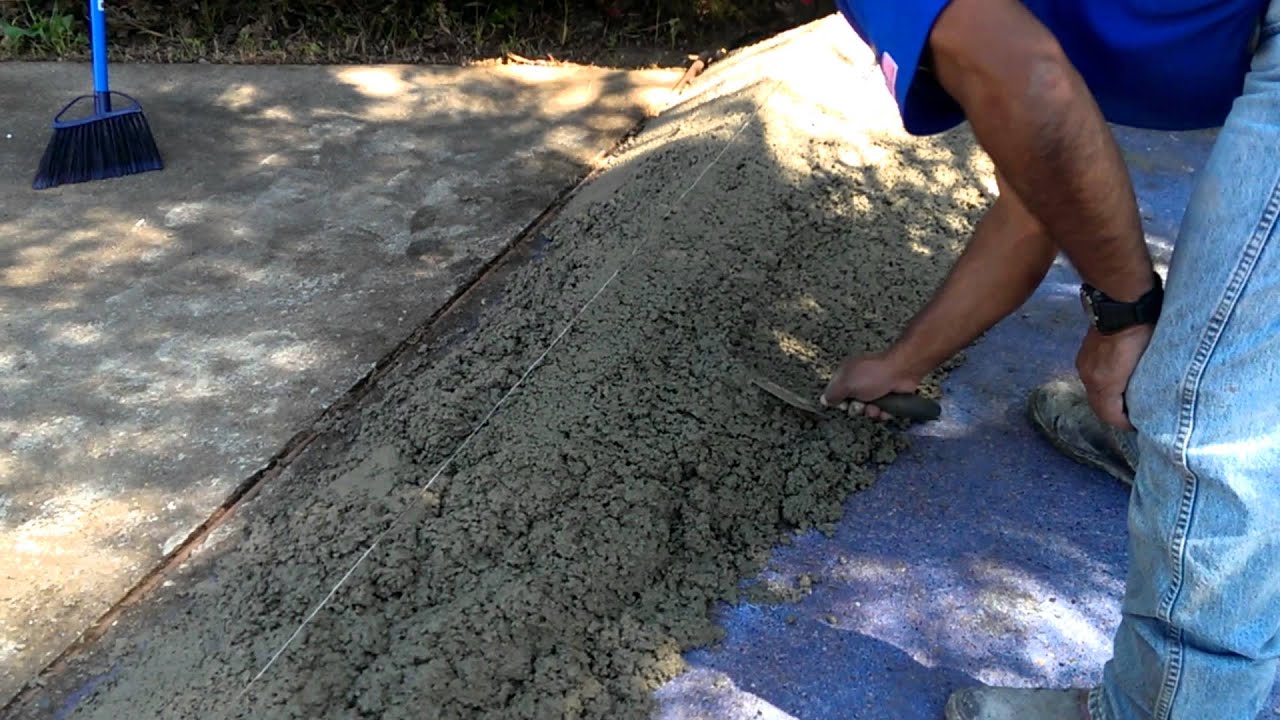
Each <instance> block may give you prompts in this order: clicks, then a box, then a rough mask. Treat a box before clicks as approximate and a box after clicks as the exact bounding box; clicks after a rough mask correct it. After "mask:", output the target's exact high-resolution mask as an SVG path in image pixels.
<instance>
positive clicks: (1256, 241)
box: [1090, 0, 1280, 720]
mask: <svg viewBox="0 0 1280 720" xmlns="http://www.w3.org/2000/svg"><path fill="white" fill-rule="evenodd" d="M1278 225H1280V0H1272V3H1271V7H1270V10H1269V11H1268V13H1267V17H1266V21H1265V23H1264V28H1263V33H1262V35H1261V38H1260V44H1259V47H1258V50H1257V52H1256V54H1255V56H1254V61H1253V65H1252V70H1251V72H1250V74H1249V76H1248V79H1247V81H1246V87H1245V92H1244V95H1243V96H1242V97H1241V98H1240V99H1239V100H1237V101H1236V103H1235V105H1234V106H1233V108H1232V110H1231V114H1230V117H1229V118H1228V120H1227V122H1226V124H1225V125H1224V127H1223V129H1222V132H1221V135H1220V136H1219V138H1218V140H1217V143H1216V145H1215V147H1214V149H1213V152H1212V154H1211V155H1210V158H1209V160H1208V163H1207V165H1206V166H1205V168H1204V170H1203V171H1202V173H1201V175H1200V179H1199V180H1198V186H1197V188H1196V190H1195V192H1194V194H1193V196H1192V199H1191V203H1190V205H1189V206H1188V208H1187V212H1186V215H1185V218H1184V220H1183V224H1182V228H1181V230H1180V232H1179V235H1178V240H1177V244H1176V246H1175V250H1174V256H1173V263H1172V265H1171V267H1170V269H1169V279H1168V284H1167V295H1166V299H1165V307H1164V313H1163V315H1162V316H1161V319H1160V324H1159V326H1158V327H1157V328H1156V332H1155V337H1154V338H1153V339H1152V343H1151V346H1150V348H1148V350H1147V352H1146V354H1145V355H1144V356H1143V359H1142V362H1141V363H1140V364H1139V366H1138V369H1137V371H1136V372H1135V373H1134V376H1133V378H1132V381H1131V383H1130V386H1129V391H1128V395H1127V399H1128V403H1129V411H1130V417H1131V419H1132V420H1133V423H1134V425H1135V426H1136V427H1137V428H1138V449H1139V455H1140V458H1141V460H1140V462H1139V465H1138V473H1137V478H1136V480H1135V483H1134V488H1133V494H1132V497H1131V500H1130V505H1129V562H1130V567H1129V575H1128V581H1127V582H1128V589H1127V592H1126V594H1125V599H1124V607H1123V611H1124V615H1123V618H1122V620H1121V624H1120V628H1119V630H1118V631H1117V634H1116V638H1115V648H1114V657H1113V659H1112V660H1111V661H1110V662H1109V663H1108V664H1107V666H1106V669H1105V671H1104V674H1103V682H1102V684H1101V686H1100V687H1098V688H1097V689H1096V690H1094V692H1093V693H1092V695H1091V698H1090V711H1091V713H1092V714H1093V718H1094V720H1148V719H1154V720H1254V718H1255V717H1257V715H1258V713H1259V711H1260V710H1261V709H1262V706H1263V703H1264V702H1265V701H1266V698H1267V696H1268V694H1269V691H1270V689H1271V685H1272V683H1273V681H1274V680H1275V678H1276V669H1277V658H1280V227H1277V226H1278Z"/></svg>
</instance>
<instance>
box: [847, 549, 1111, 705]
mask: <svg viewBox="0 0 1280 720" xmlns="http://www.w3.org/2000/svg"><path fill="white" fill-rule="evenodd" d="M827 576H828V578H829V579H830V580H829V581H836V582H840V583H842V584H851V585H855V586H857V587H860V588H865V592H861V593H856V594H855V595H854V597H853V598H850V599H846V600H842V601H840V602H838V603H836V604H834V605H833V606H832V609H833V611H834V612H835V615H836V616H837V617H839V618H841V620H840V621H839V624H838V626H839V627H841V628H843V629H845V630H846V631H850V632H857V633H861V634H866V635H867V636H868V637H872V638H875V639H876V640H879V641H881V642H885V643H888V644H889V645H891V646H893V647H896V648H898V649H899V650H901V651H902V652H903V653H906V654H907V655H908V656H910V657H911V658H912V659H914V660H915V661H916V662H918V663H920V664H921V665H923V666H926V667H934V666H939V665H943V664H951V665H953V666H954V665H955V664H956V663H957V662H960V660H961V657H963V663H962V664H963V665H965V666H978V667H981V666H984V665H987V664H988V663H990V665H989V666H988V669H987V670H985V671H980V672H979V673H978V675H977V676H976V677H977V678H978V679H979V680H982V681H984V682H996V683H999V682H1006V683H1007V682H1010V681H1016V682H1027V681H1034V680H1036V679H1037V677H1038V676H1039V673H1042V672H1052V671H1053V668H1050V667H1047V666H1049V665H1053V664H1056V663H1057V660H1058V657H1057V655H1059V654H1061V653H1062V651H1063V648H1074V650H1073V652H1076V653H1083V654H1085V655H1087V656H1092V657H1101V658H1105V657H1106V655H1107V653H1108V652H1109V650H1110V647H1111V638H1110V636H1109V635H1108V634H1107V633H1105V632H1103V631H1102V630H1100V628H1104V627H1107V625H1108V623H1107V622H1106V619H1104V618H1098V617H1096V616H1094V615H1093V614H1092V613H1090V612H1087V611H1086V610H1085V608H1091V607H1095V606H1096V604H1097V603H1098V601H1099V600H1106V599H1109V598H1111V597H1114V593H1115V592H1116V590H1115V588H1114V587H1112V586H1111V585H1112V583H1107V584H1105V585H1103V586H1101V587H1099V586H1096V585H1093V584H1092V583H1090V584H1086V585H1083V586H1082V585H1080V584H1078V583H1074V582H1073V583H1070V584H1066V583H1063V584H1058V583H1048V582H1047V581H1046V580H1045V579H1044V578H1043V577H1042V576H1038V575H1035V574H1032V573H1030V572H1028V571H1027V570H1026V569H1024V568H1022V567H1021V566H1018V565H1013V564H1009V563H1006V562H1000V561H995V560H992V559H988V558H973V559H971V560H970V561H969V562H968V563H967V569H964V570H960V569H956V568H955V567H953V566H951V565H950V564H949V563H948V562H947V561H945V560H938V561H932V560H920V559H916V560H913V561H908V560H906V559H891V558H882V557H874V556H857V557H845V558H842V559H841V561H840V562H839V563H838V564H836V565H835V566H834V567H833V568H832V569H831V570H830V571H829V573H828V575H827ZM1104 604H1105V603H1104ZM992 642H994V647H992V646H991V644H990V643H992ZM992 652H994V653H996V655H995V656H991V655H989V653H992ZM966 654H968V655H967V657H964V656H965V655H966ZM1010 654H1016V656H1017V657H1020V658H1021V659H1022V663H1021V666H1022V668H1023V670H1022V671H1020V672H1019V673H1015V674H1010V667H1011V665H1016V664H1017V663H1013V664H1011V663H1010V662H1009V660H1010V657H1009V655H1010ZM1036 668H1039V669H1038V670H1037V669H1036Z"/></svg>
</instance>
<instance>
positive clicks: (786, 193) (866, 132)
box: [23, 47, 1007, 718]
mask: <svg viewBox="0 0 1280 720" xmlns="http://www.w3.org/2000/svg"><path fill="white" fill-rule="evenodd" d="M821 50H822V49H821V48H820V47H818V48H817V49H815V48H814V47H801V48H799V49H798V50H793V53H794V54H795V55H796V57H793V58H791V59H792V60H793V61H794V64H793V65H787V66H784V67H783V69H778V68H779V66H780V59H779V58H778V57H777V56H772V57H766V56H763V55H762V56H761V57H759V58H757V59H756V62H758V63H759V64H760V65H762V66H764V67H766V68H770V69H771V70H772V72H774V73H776V75H775V77H782V78H786V79H787V80H788V82H787V83H786V84H782V83H780V82H770V81H769V78H768V75H769V72H770V70H761V72H759V73H758V74H752V73H750V72H747V69H750V67H751V66H749V65H748V66H747V69H744V70H742V71H741V75H740V76H725V77H722V78H720V80H716V78H714V77H713V78H712V79H711V80H710V82H723V86H719V87H720V90H722V92H719V93H716V92H713V93H708V94H707V95H705V96H703V97H702V98H701V99H699V100H696V101H691V102H689V103H686V104H684V105H682V106H679V107H677V108H675V109H674V110H673V111H671V112H670V113H668V114H666V115H664V116H663V117H662V118H660V119H659V120H657V121H655V122H654V123H652V124H651V125H650V127H649V128H648V129H647V130H646V132H645V133H644V134H642V135H641V136H640V137H638V138H637V139H636V140H635V142H634V143H633V144H632V147H631V149H630V150H629V151H626V152H624V153H623V154H622V155H621V157H620V158H619V160H618V161H617V162H616V163H615V164H614V165H613V166H612V167H611V168H610V169H609V171H608V172H607V173H605V174H604V175H603V176H602V177H600V178H599V179H598V180H597V181H596V182H594V183H592V184H591V185H589V186H588V187H587V188H585V189H584V190H583V191H582V192H581V193H580V194H579V195H578V196H577V197H576V198H575V199H574V200H573V202H572V203H571V204H570V205H569V206H568V207H566V208H565V210H564V211H563V213H562V214H561V216H560V217H559V218H557V219H556V220H555V221H553V222H551V223H550V224H548V225H547V226H546V227H545V228H544V235H545V237H544V241H543V242H541V243H540V245H539V248H538V249H539V252H537V253H533V252H532V251H531V252H530V253H529V255H536V259H534V260H530V261H527V262H525V263H523V264H521V265H520V266H518V267H515V268H513V269H512V270H511V271H510V273H509V274H508V275H506V276H505V278H504V284H503V288H502V293H501V295H500V296H487V297H477V298H476V299H475V304H474V305H473V306H471V308H470V309H471V310H472V311H473V312H474V313H475V315H474V318H473V321H472V322H463V323H461V324H460V326H462V327H466V328H469V330H468V331H467V332H465V333H463V335H462V336H461V337H459V336H457V335H454V336H450V337H431V338H428V340H427V341H425V342H424V343H423V345H422V347H421V348H420V349H419V350H420V351H419V353H418V354H416V355H411V356H406V357H405V358H404V359H403V361H402V363H401V364H400V365H399V366H398V367H396V368H395V369H394V370H393V371H392V372H391V373H390V374H388V375H387V376H385V377H384V378H382V379H381V380H379V382H378V386H377V387H376V388H375V389H374V390H373V392H372V393H371V394H370V395H369V396H368V397H367V398H366V400H365V401H364V402H362V403H360V404H359V405H358V406H356V407H353V408H351V410H350V411H349V412H347V413H343V414H342V416H341V417H336V418H332V419H331V421H330V422H328V423H327V424H326V425H325V427H324V428H323V435H322V437H321V439H320V440H318V441H317V442H316V443H315V444H313V445H312V446H311V448H310V449H309V450H308V451H307V452H305V453H303V454H302V456H300V457H299V458H298V460H297V461H296V462H295V463H294V464H292V465H291V466H290V467H289V468H288V469H287V470H286V471H285V473H284V474H283V475H282V476H281V477H280V478H278V479H277V480H276V481H274V482H272V483H270V484H269V485H267V486H264V487H263V488H262V489H261V491H260V492H259V493H258V494H257V495H256V496H255V497H254V498H253V500H252V501H251V502H249V503H247V504H246V505H245V506H244V507H242V508H240V509H239V510H238V511H237V513H236V514H235V515H234V516H233V517H232V518H231V519H230V521H228V523H227V524H226V525H225V526H223V527H222V528H221V529H220V530H219V531H218V532H217V533H216V534H215V536H214V537H213V538H211V539H210V541H209V542H208V543H207V545H206V546H205V547H204V548H202V549H200V550H199V551H198V552H197V553H196V554H195V556H194V557H193V559H192V560H191V561H190V562H189V563H188V564H187V565H186V566H185V567H184V568H183V569H182V570H181V571H180V572H178V573H176V574H175V575H174V576H173V578H172V582H173V585H172V586H170V587H168V588H165V589H162V590H161V591H159V592H157V593H156V594H155V595H154V596H153V597H152V598H150V599H148V600H147V601H146V602H144V603H142V604H140V605H139V606H137V607H135V608H133V609H132V610H131V611H129V612H127V613H126V614H125V616H124V617H123V618H122V619H121V621H120V623H119V624H118V626H116V627H115V628H113V629H112V630H111V631H110V632H109V633H108V634H107V636H106V638H105V639H104V641H103V642H102V643H101V644H100V645H99V646H98V647H96V648H93V649H92V650H91V651H90V652H89V653H87V654H85V655H84V656H82V657H79V658H77V659H74V660H73V661H72V663H71V666H70V667H69V668H68V669H67V670H66V671H65V672H62V673H60V674H58V675H57V676H56V677H51V678H48V679H47V680H46V687H45V689H43V690H41V691H39V692H36V693H33V694H32V695H31V696H30V697H29V698H28V702H27V704H25V705H24V706H23V707H24V712H25V713H26V714H27V715H31V716H41V715H48V714H52V713H53V712H55V711H57V710H58V709H59V708H64V709H66V710H67V711H68V712H67V714H68V716H70V717H118V716H120V715H121V714H133V715H141V716H157V717H189V716H199V715H203V714H208V713H218V714H222V715H231V716H243V717H264V716H269V717H388V718H393V717H421V716H423V715H429V716H432V717H503V718H511V717H553V716H554V717H619V716H621V717H633V716H638V715H643V714H645V713H647V712H649V711H650V710H651V709H652V707H653V705H652V695H651V693H652V691H653V689H654V688H655V687H657V686H658V685H660V684H661V683H662V682H664V681H666V680H667V679H669V678H671V677H673V676H674V675H675V674H676V673H678V672H679V671H680V669H681V668H682V667H683V661H682V659H681V655H680V653H681V651H682V650H684V649H687V648H691V647H696V646H699V645H705V644H707V643H710V642H713V641H715V640H716V639H717V638H718V637H719V631H718V630H717V628H716V626H715V625H714V623H713V622H712V621H711V618H710V617H709V610H710V609H711V608H713V607H714V606H715V605H716V604H717V603H719V602H721V601H726V600H727V601H730V602H732V601H733V600H735V599H736V598H737V597H738V583H739V581H740V579H741V578H743V577H744V576H749V575H751V574H754V572H756V571H757V570H758V569H759V568H760V567H762V564H763V562H764V561H765V559H766V556H767V553H768V551H769V549H770V548H771V547H772V546H774V544H775V543H776V542H777V541H778V540H779V538H780V537H782V536H783V535H784V534H785V533H788V532H790V531H792V530H794V529H797V528H805V527H813V526H820V525H823V524H827V523H831V522H833V521H835V520H837V519H838V518H839V517H840V516H841V514H842V512H843V511H844V507H843V503H844V502H845V500H846V498H847V497H848V495H849V494H850V493H851V492H853V491H854V490H859V489H865V488H866V487H868V486H869V485H870V484H871V481H872V479H873V477H874V475H875V472H876V470H877V469H878V468H879V467H882V466H883V465H885V464H887V463H889V462H890V461H892V460H893V459H894V456H895V452H896V451H897V450H898V449H900V448H901V447H902V446H903V440H902V438H901V437H900V436H899V435H898V434H897V433H895V432H894V431H893V430H892V429H891V428H887V427H883V426H878V425H874V424H871V423H854V424H847V423H844V424H842V423H822V422H814V421H809V420H804V419H798V418H797V417H796V416H795V415H794V413H792V412H791V411H790V410H789V409H787V408H783V407H779V406H778V404H777V403H776V402H774V401H772V400H771V399H770V398H768V397H764V396H762V395H761V394H760V393H759V392H756V391H755V390H754V389H753V388H752V387H751V385H750V383H749V381H748V378H749V375H750V373H753V372H765V373H768V374H769V375H770V376H771V377H775V378H777V379H778V380H779V381H782V382H786V383H790V384H794V385H795V386H796V387H797V388H804V387H810V388H812V389H813V390H814V391H815V392H816V390H817V389H818V388H819V387H820V383H821V380H822V379H823V377H824V375H825V374H826V373H827V372H829V371H830V368H831V367H832V365H833V364H834V362H835V361H836V360H838V359H839V358H840V357H841V356H842V355H843V354H845V353H847V352H850V351H855V350H860V349H870V348H873V347H876V346H878V345H881V344H883V343H884V342H885V341H887V340H888V339H889V338H890V337H891V336H892V335H893V334H894V333H896V331H897V330H898V329H899V328H900V327H901V325H902V324H903V323H904V322H905V321H906V319H907V318H908V317H909V316H910V314H911V313H912V312H913V311H914V310H915V309H916V308H917V307H918V306H919V305H920V304H921V303H922V302H923V301H924V300H925V299H926V298H927V297H928V295H929V293H930V292H931V291H932V289H933V288H934V287H935V286H936V285H937V283H938V282H940V280H941V278H942V275H943V273H944V272H945V271H946V269H947V267H948V265H949V263H950V260H951V259H952V258H953V257H954V255H955V254H956V252H957V251H958V250H959V248H960V246H961V244H962V242H963V240H964V238H965V236H966V233H967V231H968V230H969V228H970V227H971V225H972V223H973V222H974V221H975V220H976V217H977V215H978V214H979V213H980V212H981V210H982V209H983V207H985V205H986V203H987V202H988V201H989V195H988V193H989V191H988V190H987V189H986V185H984V183H983V182H982V181H981V180H980V178H982V177H984V176H985V175H986V174H987V169H986V168H985V164H984V160H983V159H982V156H981V154H980V153H979V152H978V151H977V150H976V148H975V147H974V146H973V144H972V142H971V141H970V140H969V139H968V138H967V137H966V136H965V135H964V134H963V133H962V132H961V133H956V134H952V135H949V136H946V137H943V138H937V139H932V140H910V139H906V138H903V137H902V136H901V135H900V133H898V132H896V131H894V130H893V129H891V128H888V127H887V126H884V125H880V124H878V123H881V122H883V121H884V118H885V117H887V115H886V113H891V112H892V109H891V107H889V108H887V107H886V102H887V98H886V99H882V100H880V101H876V100H873V99H868V98H875V97H878V96H874V95H864V94H861V93H852V94H851V95H850V96H848V97H847V98H846V99H845V100H844V101H843V102H840V101H839V100H830V102H829V105H830V107H828V108H826V109H824V110H823V111H822V112H820V113H819V112H816V111H812V112H805V111H804V108H805V107H806V105H805V103H804V98H805V97H807V95H806V94H805V92H804V88H805V81H804V80H803V79H802V78H800V77H799V76H798V75H797V73H800V72H805V73H809V74H811V73H810V69H811V67H812V65H811V63H809V62H808V60H810V59H811V58H810V57H809V53H812V52H820V51H821ZM757 69H760V66H757ZM761 76H763V77H764V79H762V78H761ZM741 78H745V79H741ZM877 102H878V103H879V104H877ZM748 121H749V122H748ZM695 181H696V182H695ZM491 300H492V302H490V301H491ZM530 368H535V370H534V371H533V372H529V369H530ZM522 378H525V381H524V382H523V383H522V384H521V385H520V387H519V389H518V391H517V392H515V393H512V394H508V393H509V392H510V390H511V388H512V387H513V386H514V385H515V384H516V383H517V382H518V381H520V380H521V379H522ZM481 426H483V427H482V428H481ZM477 428H481V429H480V430H478V431H477ZM893 519H894V518H893V517H892V516H885V517H881V518H874V517H869V518H868V520H875V521H882V522H885V523H887V524H888V525H887V526H886V529H885V538H886V541H887V542H893V536H892V533H893V532H896V525H893ZM899 519H901V518H899ZM375 541H376V547H375V546H374V543H375ZM903 550H906V548H900V549H895V550H893V551H892V552H891V553H890V554H889V555H886V556H885V557H882V558H880V559H878V560H877V559H876V558H875V556H869V560H868V563H867V566H868V567H871V568H872V569H873V570H874V569H875V567H876V566H877V565H880V566H883V565H885V564H886V563H888V564H890V565H892V564H893V563H896V562H900V560H899V553H900V552H902V551H903ZM910 557H911V559H912V561H921V562H923V561H924V558H923V557H921V556H910ZM361 558H364V560H363V561H362V562H360V563H359V565H358V566H357V565H356V564H357V562H358V561H360V560H361ZM872 561H874V562H872ZM353 567H355V570H354V571H353V572H349V571H350V570H351V569H352V568H353ZM974 568H975V572H978V571H983V568H982V567H980V566H979V565H978V564H975V565H974ZM980 580H982V582H985V583H987V584H988V585H990V586H991V587H992V588H993V592H997V593H998V592H1000V589H1001V588H1002V587H1003V586H1004V584H1006V583H1007V578H1006V577H1005V576H1003V575H1001V574H1000V573H999V572H995V571H991V572H988V573H987V575H985V576H983V577H982V578H980ZM340 581H342V585H341V587H338V588H337V590H336V591H335V592H334V593H333V594H332V595H330V594H329V591H330V590H331V589H332V588H334V587H335V585H337V584H338V583H339V582H340ZM866 582H867V583H868V584H869V586H875V585H876V584H877V583H881V584H882V583H883V578H881V579H877V578H876V577H874V576H872V577H870V578H869V579H868V580H866ZM322 600H327V602H326V603H325V606H324V609H323V610H321V611H320V612H319V613H317V614H315V615H314V618H313V620H312V621H311V622H310V623H309V624H308V625H307V627H306V629H305V630H303V631H302V632H301V633H300V634H299V635H298V636H297V638H296V642H294V643H293V644H292V645H291V646H290V647H289V649H288V651H287V652H285V653H284V654H282V655H280V656H279V659H278V661H277V662H275V663H274V664H273V665H271V667H270V668H269V669H267V670H266V671H265V672H263V673H262V674H261V676H260V677H258V673H259V671H260V670H263V669H264V668H266V665H267V663H268V661H269V660H271V659H272V658H273V654H274V653H275V651H276V650H278V649H279V648H280V647H282V646H283V644H284V643H285V642H286V641H287V640H288V639H290V637H291V636H292V635H293V633H294V631H295V630H296V629H297V628H298V626H299V623H300V622H302V620H303V618H305V617H308V614H309V612H310V610H311V609H312V608H315V607H316V606H317V603H319V602H321V601H322ZM824 632H825V631H824ZM912 662H918V661H915V660H913V661H912ZM904 667H906V668H908V669H910V668H911V667H912V665H911V664H910V663H904ZM913 672H914V671H913ZM913 677H917V676H916V675H913ZM918 677H921V678H925V679H926V680H927V678H928V673H925V674H923V675H919V676H918ZM95 678H96V679H95ZM90 682H91V683H93V684H92V686H90V685H89V684H87V683H90ZM250 683H251V686H250ZM246 687H247V692H245V690H246ZM77 690H80V692H77ZM228 698H235V702H234V703H233V704H228ZM69 699H70V700H71V702H70V703H68V700H69Z"/></svg>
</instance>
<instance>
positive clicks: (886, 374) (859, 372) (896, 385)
mask: <svg viewBox="0 0 1280 720" xmlns="http://www.w3.org/2000/svg"><path fill="white" fill-rule="evenodd" d="M919 385H920V378H919V377H914V376H912V374H911V373H910V372H909V371H908V370H907V369H906V364H905V363H903V362H901V361H900V360H898V359H897V358H895V357H894V356H893V354H892V351H886V352H883V353H877V354H874V355H863V356H857V355H851V356H849V357H848V358H845V360H844V362H842V363H840V368H839V369H838V370H836V374H835V376H834V377H832V378H831V382H830V383H829V384H828V385H827V389H826V390H825V391H824V392H823V393H822V404H823V405H825V406H827V407H837V406H839V405H840V404H842V403H846V402H847V403H849V405H850V408H851V412H861V413H862V414H864V415H866V416H867V417H870V418H875V419H878V420H887V419H890V418H891V417H892V416H891V415H889V413H886V412H885V411H883V410H881V409H880V408H878V407H876V406H875V405H867V404H866V403H869V402H871V401H872V400H877V399H879V398H882V397H884V396H885V395H888V394H889V393H894V392H899V393H913V392H915V391H916V388H917V387H918V386H919Z"/></svg>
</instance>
